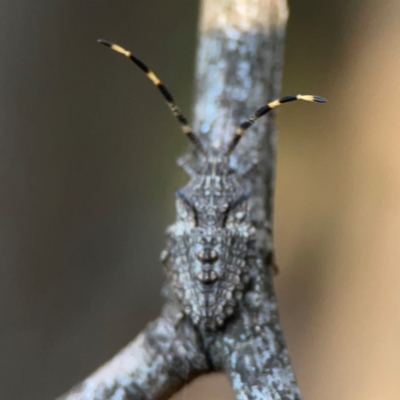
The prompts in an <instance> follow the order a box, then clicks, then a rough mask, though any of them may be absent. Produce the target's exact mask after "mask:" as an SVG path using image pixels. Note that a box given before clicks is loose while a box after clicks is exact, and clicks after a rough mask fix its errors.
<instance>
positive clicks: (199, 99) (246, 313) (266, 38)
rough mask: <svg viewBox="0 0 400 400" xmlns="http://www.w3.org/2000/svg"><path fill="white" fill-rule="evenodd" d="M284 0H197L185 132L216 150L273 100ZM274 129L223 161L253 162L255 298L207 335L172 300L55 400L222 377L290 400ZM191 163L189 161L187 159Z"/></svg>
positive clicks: (164, 392) (268, 126)
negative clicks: (277, 246) (211, 374)
mask: <svg viewBox="0 0 400 400" xmlns="http://www.w3.org/2000/svg"><path fill="white" fill-rule="evenodd" d="M286 19H287V8H286V0H203V2H202V10H201V20H200V42H199V50H198V61H197V72H196V100H195V108H194V110H195V111H194V116H195V123H194V127H195V132H198V134H199V136H200V138H201V140H202V141H203V143H204V145H205V147H206V148H207V147H209V146H211V145H212V146H214V147H219V146H226V145H227V143H228V142H229V140H230V139H231V138H232V135H233V133H234V127H235V126H236V125H237V123H238V122H239V121H241V120H243V119H244V118H246V117H248V116H250V115H251V114H252V113H253V112H254V111H255V110H256V109H257V108H259V107H260V106H261V105H263V104H265V103H266V102H268V101H270V100H272V99H275V98H276V97H277V96H278V93H279V87H280V78H281V70H282V59H283V39H284V33H285V23H286ZM275 139H276V138H275V131H274V127H273V123H272V121H271V120H270V119H266V120H265V121H264V123H258V124H257V125H255V126H254V128H252V129H251V130H249V131H248V133H246V135H245V137H244V138H243V141H242V142H241V143H240V144H239V146H238V149H237V151H236V152H235V154H234V155H233V156H232V158H231V164H232V167H234V168H236V169H237V170H238V171H239V172H242V173H243V172H244V169H245V166H246V165H247V166H248V165H249V162H248V160H252V161H253V162H254V166H255V167H254V170H253V171H252V172H251V174H252V181H253V190H252V197H251V199H250V203H251V215H252V220H253V222H254V225H255V227H256V228H257V245H258V247H259V249H260V250H261V253H262V254H263V256H264V259H265V260H266V262H265V266H264V267H263V266H262V265H260V268H259V269H258V271H259V274H260V276H259V277H256V278H257V279H258V281H259V282H262V284H261V286H260V287H261V292H260V293H261V294H260V295H259V296H254V293H253V292H250V293H248V294H247V296H246V295H245V297H244V298H243V301H242V302H241V303H240V306H239V314H238V315H237V316H235V318H232V319H231V320H230V321H229V323H227V325H226V326H225V327H224V329H220V330H217V331H216V332H211V333H207V332H204V331H202V330H198V329H196V327H194V326H193V324H192V322H191V321H190V320H189V319H187V318H183V314H182V311H181V309H180V307H179V305H178V303H177V302H176V299H175V297H174V295H173V294H172V293H169V295H168V296H167V302H166V305H165V306H164V308H163V311H162V314H161V316H160V317H159V318H158V319H157V320H156V321H155V322H153V323H151V324H149V325H148V327H147V328H146V330H145V331H144V332H143V333H141V334H140V335H139V336H138V337H137V338H136V339H135V340H134V341H133V342H132V343H131V344H130V345H128V346H127V347H126V348H125V349H124V350H122V351H121V352H120V353H119V354H118V355H116V356H115V357H114V359H112V360H111V361H110V362H109V363H107V364H105V365H104V366H103V367H101V368H100V369H99V370H98V371H97V372H95V373H94V374H93V375H92V376H90V377H89V378H87V379H86V380H85V381H84V382H83V383H82V384H81V385H79V386H77V387H76V388H75V389H73V390H72V391H71V392H70V393H68V394H66V395H65V396H64V397H62V399H64V400H84V399H85V400H106V399H113V400H117V399H135V400H139V399H151V400H154V399H165V398H167V397H168V396H169V395H170V394H172V393H173V392H174V391H176V390H177V389H179V388H180V387H182V386H183V385H184V384H185V383H186V382H188V381H189V380H190V379H192V378H194V377H195V376H197V375H199V374H201V373H204V372H208V371H212V370H224V371H226V372H227V373H228V375H229V377H230V379H231V382H232V386H233V389H234V391H235V393H236V397H237V399H238V400H244V399H252V400H255V399H265V400H267V399H268V400H278V399H286V400H299V399H300V392H299V390H298V388H297V385H296V381H295V377H294V373H293V371H292V368H291V365H290V359H289V355H288V351H287V348H286V345H285V341H284V338H283V334H282V331H281V328H280V325H279V321H278V311H277V305H276V299H275V294H274V289H273V283H272V274H271V269H270V268H268V266H269V265H271V264H272V263H273V244H272V212H273V189H274V172H275V170H274V168H275ZM188 158H192V160H193V163H196V157H195V155H193V154H191V153H189V155H188Z"/></svg>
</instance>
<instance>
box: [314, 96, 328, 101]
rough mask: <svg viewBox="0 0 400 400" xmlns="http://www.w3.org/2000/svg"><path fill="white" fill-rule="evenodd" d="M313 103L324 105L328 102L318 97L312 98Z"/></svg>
mask: <svg viewBox="0 0 400 400" xmlns="http://www.w3.org/2000/svg"><path fill="white" fill-rule="evenodd" d="M314 101H315V102H316V103H326V102H327V101H328V100H327V99H325V98H323V97H320V96H314Z"/></svg>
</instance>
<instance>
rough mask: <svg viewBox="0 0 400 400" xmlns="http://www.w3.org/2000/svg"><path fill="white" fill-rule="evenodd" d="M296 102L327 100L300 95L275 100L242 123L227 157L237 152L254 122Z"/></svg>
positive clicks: (324, 101) (321, 101)
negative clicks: (285, 104)
mask: <svg viewBox="0 0 400 400" xmlns="http://www.w3.org/2000/svg"><path fill="white" fill-rule="evenodd" d="M296 100H305V101H312V102H314V103H326V101H327V100H326V99H324V98H323V97H319V96H311V95H302V94H298V95H295V96H285V97H282V98H281V99H279V100H274V101H272V102H271V103H268V104H267V105H266V106H263V107H261V108H259V109H258V110H257V111H256V112H255V114H254V115H252V116H251V117H250V118H249V119H247V120H246V121H244V122H242V123H241V124H240V125H239V127H238V128H237V130H236V132H235V136H234V137H233V139H232V140H231V142H230V143H229V145H228V149H227V150H226V153H225V154H226V155H227V156H229V155H230V154H231V153H232V152H233V150H235V148H236V146H237V144H238V143H239V140H240V139H241V138H242V136H243V134H244V133H245V132H246V130H247V129H249V128H250V127H251V126H252V125H253V124H254V122H256V121H257V120H258V118H260V117H262V116H263V115H265V114H267V113H268V112H270V111H271V110H272V109H274V108H275V107H278V106H280V105H281V104H283V103H289V102H290V101H296Z"/></svg>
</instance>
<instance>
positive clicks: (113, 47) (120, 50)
mask: <svg viewBox="0 0 400 400" xmlns="http://www.w3.org/2000/svg"><path fill="white" fill-rule="evenodd" d="M97 41H98V42H99V43H101V44H103V45H104V46H107V47H109V48H110V49H111V50H114V51H116V52H117V53H120V54H123V55H124V56H125V57H127V58H129V59H131V60H132V61H133V62H134V63H135V64H136V65H137V66H138V67H139V68H140V69H141V70H142V71H144V73H145V74H146V75H147V77H148V78H149V79H150V80H151V81H152V82H153V83H154V85H155V86H156V87H157V88H158V90H159V91H160V92H161V94H162V95H163V96H164V98H165V100H166V102H167V104H168V107H169V108H170V110H171V111H172V114H174V116H175V117H176V118H177V119H178V121H179V123H180V124H181V127H182V131H183V133H184V134H185V135H186V136H187V137H188V139H189V140H190V141H191V142H192V143H193V144H194V146H195V148H196V149H197V151H199V152H200V153H201V154H205V151H204V147H203V145H202V144H201V141H200V139H199V137H198V136H197V135H196V134H195V133H194V132H193V131H192V128H191V127H190V126H189V124H188V122H187V119H186V118H185V116H184V115H183V114H182V112H181V110H180V109H179V107H178V106H177V105H176V104H175V101H174V98H173V97H172V95H171V93H170V92H169V90H168V89H167V88H166V87H165V86H164V85H163V84H162V83H161V81H160V79H158V77H157V76H156V74H155V73H154V72H153V71H151V70H150V69H149V68H148V67H147V65H146V64H144V63H143V62H142V61H140V60H139V59H138V58H136V57H135V56H134V55H133V54H132V53H131V52H130V51H128V50H125V49H124V48H123V47H121V46H119V45H117V44H114V43H111V42H109V41H108V40H104V39H98V40H97Z"/></svg>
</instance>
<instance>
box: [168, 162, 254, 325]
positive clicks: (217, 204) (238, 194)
mask: <svg viewBox="0 0 400 400" xmlns="http://www.w3.org/2000/svg"><path fill="white" fill-rule="evenodd" d="M249 194H250V190H249V182H248V181H247V180H245V179H243V178H242V177H240V176H238V175H237V174H235V173H233V172H231V171H229V170H228V167H227V165H226V164H224V163H223V162H218V160H217V161H207V162H206V165H205V168H204V169H203V171H201V173H199V174H198V175H194V176H192V178H191V180H190V181H189V183H188V184H187V185H186V186H184V187H183V188H182V189H180V190H178V191H177V199H176V209H177V219H176V222H175V223H174V224H173V225H171V226H170V227H169V228H168V230H167V235H168V244H167V248H166V249H165V250H164V251H163V253H162V260H163V262H164V265H165V269H166V273H167V277H168V279H169V281H170V284H171V287H172V289H173V291H174V293H175V295H176V296H177V298H178V300H179V302H180V303H181V305H182V309H183V311H184V313H185V314H186V315H187V316H188V317H190V318H191V320H192V321H193V323H194V324H196V325H199V326H200V327H202V328H205V329H215V328H216V327H217V326H221V325H223V324H224V322H225V320H226V318H227V317H229V316H230V315H232V314H233V313H234V312H235V308H236V307H237V305H238V303H239V302H240V300H241V298H242V296H243V292H244V291H245V290H246V286H247V285H248V284H249V281H250V275H251V264H253V265H254V262H251V260H252V259H253V260H254V257H255V256H257V254H258V253H257V252H256V251H255V228H254V226H253V225H252V223H251V220H250V215H249V204H248V197H249Z"/></svg>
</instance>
